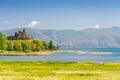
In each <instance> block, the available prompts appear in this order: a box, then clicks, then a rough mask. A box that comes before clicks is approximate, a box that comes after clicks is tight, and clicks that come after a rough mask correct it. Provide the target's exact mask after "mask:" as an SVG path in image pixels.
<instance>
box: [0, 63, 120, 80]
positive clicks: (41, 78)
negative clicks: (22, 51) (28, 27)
mask: <svg viewBox="0 0 120 80" xmlns="http://www.w3.org/2000/svg"><path fill="white" fill-rule="evenodd" d="M0 80H120V63H105V64H104V65H100V64H96V63H90V62H86V63H72V62H30V61H19V62H18V61H15V62H12V61H0Z"/></svg>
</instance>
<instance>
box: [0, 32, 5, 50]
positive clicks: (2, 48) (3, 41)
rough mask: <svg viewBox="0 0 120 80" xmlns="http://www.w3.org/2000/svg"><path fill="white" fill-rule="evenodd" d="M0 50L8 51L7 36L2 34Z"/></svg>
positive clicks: (0, 35)
mask: <svg viewBox="0 0 120 80" xmlns="http://www.w3.org/2000/svg"><path fill="white" fill-rule="evenodd" d="M0 49H1V50H5V49H6V35H5V34H3V33H1V32H0Z"/></svg>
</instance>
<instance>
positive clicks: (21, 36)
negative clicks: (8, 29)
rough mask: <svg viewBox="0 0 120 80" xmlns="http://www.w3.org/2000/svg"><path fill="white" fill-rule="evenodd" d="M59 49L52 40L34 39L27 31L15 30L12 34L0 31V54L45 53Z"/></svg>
mask: <svg viewBox="0 0 120 80" xmlns="http://www.w3.org/2000/svg"><path fill="white" fill-rule="evenodd" d="M58 49H59V45H58V44H57V45H55V44H54V43H53V41H52V40H50V41H49V42H46V41H42V40H35V39H34V37H33V36H30V35H28V33H27V31H26V30H25V29H23V30H22V31H20V30H19V31H17V32H15V33H14V35H12V36H6V35H5V34H3V33H1V32H0V55H4V56H5V55H8V56H9V55H10V56H11V55H15V56H17V55H20V56H22V55H23V56H25V55H26V56H28V55H47V54H50V53H51V52H53V51H56V50H58Z"/></svg>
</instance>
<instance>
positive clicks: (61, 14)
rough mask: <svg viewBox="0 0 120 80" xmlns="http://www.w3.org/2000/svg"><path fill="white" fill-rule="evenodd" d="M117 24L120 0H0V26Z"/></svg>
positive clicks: (118, 21) (80, 26)
mask: <svg viewBox="0 0 120 80" xmlns="http://www.w3.org/2000/svg"><path fill="white" fill-rule="evenodd" d="M113 26H118V27H119V26H120V0H0V30H2V29H12V28H24V27H31V28H37V29H57V30H59V29H60V30H61V29H75V30H79V29H86V28H106V27H113Z"/></svg>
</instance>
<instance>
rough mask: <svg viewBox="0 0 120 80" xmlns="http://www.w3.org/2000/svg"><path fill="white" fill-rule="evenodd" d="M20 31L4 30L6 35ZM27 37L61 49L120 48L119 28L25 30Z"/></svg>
mask: <svg viewBox="0 0 120 80" xmlns="http://www.w3.org/2000/svg"><path fill="white" fill-rule="evenodd" d="M18 30H22V29H11V30H4V31H2V32H4V33H6V34H7V35H13V34H14V32H16V31H18ZM26 30H27V32H28V34H29V35H32V36H34V38H35V39H41V40H45V41H49V40H51V39H52V40H53V41H54V42H56V43H59V44H60V45H61V46H63V47H77V48H106V47H109V48H116V47H120V28H118V27H112V28H101V29H94V28H93V29H92V28H91V29H85V30H39V29H34V28H26Z"/></svg>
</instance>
